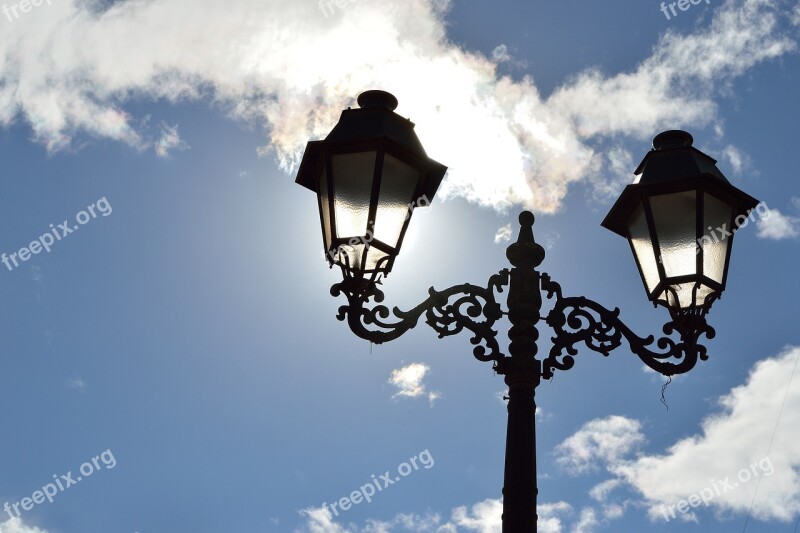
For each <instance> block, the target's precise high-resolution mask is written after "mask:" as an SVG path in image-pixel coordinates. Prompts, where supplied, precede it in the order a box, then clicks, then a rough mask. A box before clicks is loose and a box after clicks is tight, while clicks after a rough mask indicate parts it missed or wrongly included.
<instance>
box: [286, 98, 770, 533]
mask: <svg viewBox="0 0 800 533" xmlns="http://www.w3.org/2000/svg"><path fill="white" fill-rule="evenodd" d="M358 103H359V105H360V106H361V109H354V110H351V109H348V110H346V111H344V112H343V113H342V116H341V118H340V120H339V123H338V124H337V125H336V127H335V128H334V129H333V131H331V133H330V135H328V137H327V138H326V139H325V140H324V141H313V142H309V143H308V147H307V148H306V152H305V155H304V156H303V161H302V163H301V165H300V169H299V172H298V176H297V183H299V184H300V185H303V186H304V187H307V188H309V189H311V190H312V191H314V192H316V193H317V196H318V201H319V215H320V220H321V222H322V234H323V239H324V243H325V251H326V253H327V255H328V261H329V262H330V264H331V266H332V265H334V264H336V265H339V266H341V268H342V271H343V273H344V279H343V280H342V282H340V283H336V284H334V285H333V287H331V294H332V295H333V296H340V295H342V294H343V295H344V296H345V297H346V298H347V304H346V305H342V306H340V307H339V312H338V314H337V315H336V317H337V318H338V319H339V320H342V321H347V324H348V326H349V327H350V330H351V331H352V332H353V333H354V334H356V335H358V336H359V337H360V338H362V339H365V340H368V341H370V342H374V343H376V344H381V343H384V342H389V341H392V340H394V339H397V338H398V337H400V336H401V335H403V334H404V333H405V332H407V331H409V330H411V329H412V328H414V327H416V326H417V325H419V324H421V323H425V324H427V325H428V326H430V327H431V328H432V329H433V330H434V331H435V332H436V333H437V334H438V336H439V337H440V338H442V337H447V336H451V335H457V334H459V333H461V332H468V333H469V334H470V342H471V343H472V345H473V346H474V347H473V349H472V353H473V355H474V356H475V358H476V359H478V360H480V361H486V362H491V363H492V369H493V370H494V371H495V372H497V373H498V374H500V375H503V376H504V379H505V383H506V384H507V385H508V431H507V433H506V451H505V458H506V461H505V475H504V479H503V492H502V493H503V514H502V521H503V532H504V533H520V532H523V531H524V532H535V531H536V528H537V520H538V517H537V514H536V500H537V497H538V489H537V475H536V425H535V422H534V421H535V412H536V402H535V391H536V388H537V387H538V386H539V384H540V383H541V382H542V380H550V379H552V377H553V375H554V372H555V371H557V370H560V371H566V370H569V369H570V368H572V367H573V365H574V364H575V360H576V358H577V357H578V353H579V348H586V349H588V350H592V351H595V352H598V353H601V354H603V355H606V356H607V355H609V354H610V353H611V352H612V351H614V350H616V349H617V348H619V347H621V346H622V345H623V343H624V344H626V345H627V346H628V348H629V350H625V351H629V352H630V353H633V354H635V355H636V356H637V357H638V358H639V359H640V360H641V361H642V362H643V363H644V364H646V365H647V366H648V367H650V368H651V369H653V370H655V371H656V372H659V373H661V374H663V375H664V376H670V377H671V376H674V375H678V374H684V373H686V372H689V371H690V370H692V369H693V368H694V367H695V365H696V363H697V362H698V361H701V360H706V359H708V353H707V349H706V347H705V346H704V345H703V344H702V342H701V340H702V339H701V337H703V336H705V337H706V338H708V339H711V338H713V337H714V335H715V332H714V328H713V327H711V326H710V325H709V324H708V323H707V321H706V313H707V312H708V310H709V308H710V307H711V304H712V303H713V302H714V300H715V299H716V298H718V297H719V295H720V294H721V293H722V291H723V290H724V289H725V281H726V274H727V270H728V260H729V257H730V253H731V244H732V240H733V229H734V227H735V226H734V224H736V222H737V221H739V222H742V220H741V219H739V218H738V217H742V216H746V215H747V214H749V211H750V210H751V209H753V208H755V206H756V205H757V203H758V202H757V200H755V199H754V198H753V197H751V196H749V195H747V194H745V193H743V192H742V191H740V190H739V189H737V188H736V187H734V186H732V185H731V184H730V183H729V182H728V180H726V179H725V176H723V175H722V173H721V172H720V171H719V169H717V167H716V161H715V160H714V159H712V158H711V157H709V156H707V155H705V154H704V153H702V152H700V151H699V150H697V149H696V148H693V147H692V136H691V135H689V134H688V133H686V132H684V131H666V132H664V133H662V134H660V135H658V136H657V137H656V138H655V139H654V140H653V150H651V151H650V152H649V153H648V154H647V155H646V156H645V158H644V160H643V161H642V163H641V164H640V165H639V168H638V169H636V174H637V175H639V176H640V179H639V181H638V183H635V184H633V185H628V186H627V187H626V188H625V190H624V191H623V192H622V195H621V196H620V197H619V199H618V200H617V202H616V203H615V204H614V206H613V207H612V209H611V211H610V212H609V213H608V216H606V218H605V220H604V221H603V226H605V227H606V228H608V229H610V230H612V231H614V232H615V233H618V234H619V235H622V236H623V237H625V238H627V239H628V240H629V241H630V246H631V249H632V250H633V254H634V257H635V259H636V263H637V265H638V267H639V271H640V273H641V276H642V281H643V282H644V286H645V289H646V290H647V294H648V297H649V299H650V300H651V301H652V302H653V303H654V304H661V305H664V306H666V307H667V308H668V309H669V311H670V318H671V320H670V321H669V322H667V323H666V324H664V326H663V327H662V331H663V332H664V334H665V336H663V337H660V338H659V339H657V340H656V338H655V336H654V335H648V336H644V337H642V336H639V335H637V334H636V333H634V332H633V331H632V330H631V329H630V328H629V327H628V326H627V325H625V323H624V322H623V321H622V320H621V319H620V316H619V315H620V310H619V309H618V308H614V309H609V308H606V307H604V306H603V305H601V304H599V303H598V302H595V301H593V300H590V299H589V298H586V297H583V296H580V297H575V296H564V295H563V293H562V290H561V286H560V285H559V284H558V282H556V281H554V280H553V279H552V278H551V277H550V275H549V274H547V273H544V272H541V271H539V270H538V267H539V266H540V264H541V263H542V261H543V260H544V257H545V250H544V248H542V246H540V245H539V244H537V243H536V241H535V239H534V235H533V224H534V216H533V214H532V213H530V212H523V213H522V214H521V215H520V217H519V222H520V231H519V236H518V238H517V241H516V242H514V243H512V244H511V245H509V247H508V249H507V250H506V256H507V257H508V260H509V262H510V263H511V267H510V268H504V269H502V270H500V271H499V272H497V273H495V274H493V275H491V277H490V278H489V280H488V282H487V283H486V284H485V285H474V284H471V283H465V284H460V285H454V286H452V287H449V288H446V289H444V290H436V289H434V288H433V287H431V288H430V289H428V297H427V298H426V299H425V300H424V301H422V302H421V303H419V304H418V305H416V306H415V307H413V308H412V309H409V310H407V311H403V310H401V309H398V308H397V307H395V308H393V309H391V311H390V308H389V307H388V306H386V305H383V304H380V302H382V301H383V296H384V295H383V292H382V291H381V290H380V289H379V288H378V287H377V286H376V285H377V281H378V278H379V277H380V276H381V275H385V274H386V273H388V272H389V271H390V270H391V268H392V263H393V262H394V258H395V257H396V256H397V254H398V252H399V250H400V245H401V244H402V242H403V235H404V234H405V231H406V228H407V227H408V223H409V219H410V214H411V209H410V206H413V205H419V204H420V202H419V199H420V198H424V199H425V200H426V202H428V203H429V202H430V201H431V200H432V199H433V195H434V194H435V193H436V189H437V188H438V187H439V183H440V182H441V180H442V178H443V176H444V173H445V170H446V169H445V167H444V166H442V165H440V164H439V163H437V162H436V161H433V160H431V159H430V158H428V156H427V155H425V151H424V150H423V149H422V145H421V144H420V142H419V139H417V136H416V135H415V134H414V130H413V127H414V125H413V124H412V123H411V122H410V121H408V120H406V119H404V118H402V117H400V116H398V115H396V114H395V113H394V109H395V107H396V106H397V100H396V99H395V98H394V97H393V96H392V95H390V94H388V93H385V92H383V91H368V92H366V93H363V94H362V95H361V96H359V97H358ZM487 157H491V154H489V155H488V156H487ZM506 289H507V290H506ZM504 292H505V293H506V294H507V296H506V298H505V300H506V302H505V306H503V305H502V302H500V301H498V296H499V294H500V293H504ZM373 302H374V304H373ZM503 318H507V319H508V321H509V322H510V323H511V327H510V328H508V329H507V332H508V339H509V343H508V345H507V347H506V349H507V353H504V348H503V347H502V346H501V345H500V342H499V341H498V339H497V335H498V333H499V328H496V327H495V324H496V323H497V322H498V321H499V320H501V319H503ZM541 322H544V323H546V325H547V326H549V328H550V329H551V330H552V333H553V335H552V336H548V337H549V342H548V344H549V347H548V350H547V351H544V353H545V354H547V355H545V356H542V357H541V358H537V354H540V353H542V351H539V348H538V346H537V339H538V337H539V333H538V330H537V327H539V325H540V324H541ZM676 337H677V338H676ZM662 390H663V389H662Z"/></svg>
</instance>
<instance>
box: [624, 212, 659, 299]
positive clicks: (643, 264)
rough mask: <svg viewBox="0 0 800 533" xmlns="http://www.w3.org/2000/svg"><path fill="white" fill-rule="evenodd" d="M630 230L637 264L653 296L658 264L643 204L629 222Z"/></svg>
mask: <svg viewBox="0 0 800 533" xmlns="http://www.w3.org/2000/svg"><path fill="white" fill-rule="evenodd" d="M628 229H629V230H630V232H631V246H632V247H633V252H634V254H636V262H637V263H639V268H641V269H642V275H643V276H644V283H645V285H646V288H647V293H648V294H652V292H653V291H654V290H655V288H656V285H658V281H659V277H658V264H657V263H656V256H655V251H654V249H653V241H652V239H651V238H650V230H649V229H648V227H647V217H645V213H644V208H643V207H642V204H641V203H639V205H637V206H636V209H635V210H634V211H633V214H632V215H631V218H630V221H629V222H628Z"/></svg>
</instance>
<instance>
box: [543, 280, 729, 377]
mask: <svg viewBox="0 0 800 533" xmlns="http://www.w3.org/2000/svg"><path fill="white" fill-rule="evenodd" d="M542 290H543V291H545V292H546V294H547V298H548V299H553V297H555V299H554V305H553V308H552V309H551V310H550V312H549V313H548V315H547V318H546V322H547V324H548V325H549V326H550V327H551V328H552V329H553V331H554V333H555V336H554V337H552V342H553V346H552V348H551V349H550V353H549V355H548V356H547V358H546V359H545V360H544V362H543V366H542V377H543V378H544V379H550V378H551V377H553V370H554V369H557V370H569V369H570V368H572V366H573V365H574V364H575V356H576V355H577V354H578V349H577V348H576V345H578V344H581V343H583V344H584V345H586V347H587V348H589V349H590V350H593V351H595V352H599V353H601V354H603V355H604V356H608V355H609V353H611V351H612V350H614V349H616V348H618V347H619V346H620V345H621V344H622V339H623V338H624V339H625V340H626V341H627V342H628V344H629V345H630V348H631V351H632V352H633V353H634V354H636V355H637V356H638V357H639V359H641V360H642V362H643V363H644V364H646V365H647V366H649V367H650V368H652V369H653V370H655V371H656V372H659V373H661V374H663V375H665V376H673V375H675V374H683V373H685V372H688V371H689V370H691V369H692V368H694V366H695V365H696V364H697V361H698V359H700V360H706V359H708V353H707V350H706V347H705V346H703V345H702V344H699V342H698V341H699V339H700V336H702V335H705V336H706V338H708V339H712V338H714V336H715V334H716V333H715V331H714V328H712V327H711V326H709V325H708V324H707V323H706V319H705V313H703V312H701V311H698V312H686V313H682V314H673V315H672V320H671V321H670V322H667V323H666V324H665V325H664V327H663V328H662V329H663V331H664V334H665V335H668V336H667V337H661V338H659V339H658V340H657V341H656V340H655V337H654V336H653V335H649V336H647V337H639V336H638V335H636V334H635V333H634V332H633V331H631V330H630V328H628V326H626V325H625V324H624V323H623V322H622V321H621V320H620V318H619V313H620V311H619V308H615V309H614V310H613V311H612V310H609V309H606V308H605V307H603V306H602V305H600V304H598V303H597V302H594V301H592V300H589V299H588V298H584V297H564V296H563V295H562V293H561V286H560V285H559V284H558V283H556V282H555V281H553V280H552V279H550V276H549V275H548V274H542ZM676 332H677V333H678V335H679V337H680V339H679V340H675V339H672V338H670V337H669V335H672V334H673V333H676ZM654 342H655V346H657V347H658V349H659V350H660V351H659V352H657V351H653V350H651V349H650V347H651V345H653V343H654ZM670 359H676V360H677V361H676V362H673V361H669V360H670Z"/></svg>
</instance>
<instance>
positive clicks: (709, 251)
mask: <svg viewBox="0 0 800 533" xmlns="http://www.w3.org/2000/svg"><path fill="white" fill-rule="evenodd" d="M703 211H704V214H703V222H704V225H705V226H706V227H705V231H704V235H703V237H702V239H701V240H700V242H701V245H702V247H703V273H704V274H705V275H706V276H708V277H709V278H711V279H713V280H714V281H716V282H717V283H722V282H723V279H724V278H725V260H726V258H727V255H728V246H730V241H729V239H728V235H726V233H727V232H730V231H731V229H732V228H731V227H730V225H731V217H732V216H733V209H732V208H731V206H730V205H728V204H726V203H725V202H723V201H722V200H719V199H717V197H716V196H713V195H711V194H708V193H706V195H705V197H704V199H703Z"/></svg>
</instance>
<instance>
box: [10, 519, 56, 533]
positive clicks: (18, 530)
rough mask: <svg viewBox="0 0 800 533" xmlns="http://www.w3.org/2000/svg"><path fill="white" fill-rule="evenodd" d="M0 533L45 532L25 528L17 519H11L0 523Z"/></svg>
mask: <svg viewBox="0 0 800 533" xmlns="http://www.w3.org/2000/svg"><path fill="white" fill-rule="evenodd" d="M0 533H47V530H46V529H39V528H38V527H33V526H26V525H25V524H23V523H22V520H20V519H19V518H12V519H10V520H7V521H5V522H3V523H0Z"/></svg>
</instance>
